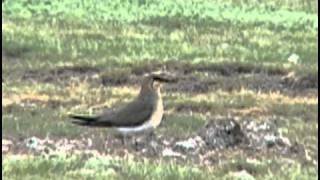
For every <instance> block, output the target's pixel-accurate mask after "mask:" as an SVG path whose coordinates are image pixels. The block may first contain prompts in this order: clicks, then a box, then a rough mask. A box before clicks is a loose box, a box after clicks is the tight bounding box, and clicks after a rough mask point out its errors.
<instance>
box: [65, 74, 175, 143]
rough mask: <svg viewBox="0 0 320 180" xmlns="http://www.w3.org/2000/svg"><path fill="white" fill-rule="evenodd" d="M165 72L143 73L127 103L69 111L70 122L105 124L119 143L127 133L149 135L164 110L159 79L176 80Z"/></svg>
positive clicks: (93, 125)
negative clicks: (135, 93)
mask: <svg viewBox="0 0 320 180" xmlns="http://www.w3.org/2000/svg"><path fill="white" fill-rule="evenodd" d="M176 81H177V79H176V78H175V77H174V76H173V75H172V74H169V73H165V72H154V73H150V74H148V75H145V77H144V79H143V81H142V84H141V88H140V92H139V94H138V96H137V97H136V98H135V99H133V100H132V101H131V102H129V103H128V104H126V105H124V106H122V107H120V108H118V109H115V110H113V111H110V110H108V109H107V110H105V111H104V112H102V113H101V114H99V115H95V116H81V115H73V114H71V115H69V117H70V118H72V119H74V120H73V121H72V123H73V124H76V125H80V126H88V127H105V128H112V129H115V130H116V132H117V134H118V135H120V136H122V144H126V139H127V137H132V136H134V135H138V134H146V133H147V134H151V136H153V135H154V134H153V133H154V130H155V128H157V127H158V126H159V125H160V123H161V120H162V118H163V114H164V107H163V100H162V96H161V92H160V88H161V85H162V83H164V82H167V83H170V82H176Z"/></svg>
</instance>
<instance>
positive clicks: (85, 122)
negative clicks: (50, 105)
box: [69, 114, 97, 126]
mask: <svg viewBox="0 0 320 180" xmlns="http://www.w3.org/2000/svg"><path fill="white" fill-rule="evenodd" d="M69 117H70V118H72V119H74V120H73V121H71V122H72V123H73V124H77V125H80V126H94V125H95V124H96V122H97V117H88V116H80V115H72V114H71V115H69Z"/></svg>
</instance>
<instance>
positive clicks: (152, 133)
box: [147, 131, 156, 142]
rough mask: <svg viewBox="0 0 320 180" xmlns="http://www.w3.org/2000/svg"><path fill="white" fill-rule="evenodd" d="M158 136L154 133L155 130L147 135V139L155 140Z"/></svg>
mask: <svg viewBox="0 0 320 180" xmlns="http://www.w3.org/2000/svg"><path fill="white" fill-rule="evenodd" d="M155 137H156V135H155V134H154V131H151V132H150V133H149V134H148V136H147V141H148V142H151V141H152V140H154V139H155Z"/></svg>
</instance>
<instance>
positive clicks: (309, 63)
mask: <svg viewBox="0 0 320 180" xmlns="http://www.w3.org/2000/svg"><path fill="white" fill-rule="evenodd" d="M93 2H95V3H96V4H95V3H93ZM2 7H3V11H2V15H3V18H2V20H3V22H2V44H3V47H2V75H3V77H2V88H3V89H2V101H3V102H2V112H3V117H2V127H3V128H2V132H3V134H2V139H9V140H11V141H13V142H14V144H15V145H14V146H16V147H12V148H11V149H10V151H9V152H6V153H5V154H4V153H3V154H4V155H5V158H4V160H3V162H2V164H3V168H2V170H3V171H2V176H3V177H5V178H9V179H21V177H24V178H29V179H43V178H50V179H58V178H60V179H61V178H71V179H73V178H76V177H82V178H83V179H90V178H93V177H94V178H98V179H99V178H100V179H104V178H106V177H108V178H114V179H119V178H120V179H128V178H130V179H207V178H208V177H212V179H215V178H219V179H220V178H225V179H228V178H229V179H232V175H231V174H230V173H232V172H237V171H239V170H243V169H244V170H246V171H248V172H250V174H251V175H253V176H254V177H255V178H257V179H271V178H272V179H274V178H276V179H317V177H318V174H317V169H318V153H317V146H318V139H317V133H318V122H317V117H318V109H317V106H318V92H317V91H318V82H317V80H318V76H317V75H318V66H317V65H318V60H317V57H318V55H317V53H318V51H317V46H318V45H317V38H318V37H317V36H318V33H317V28H318V23H317V19H318V17H317V10H316V9H315V6H314V5H313V1H309V0H307V1H305V0H304V1H298V0H297V1H280V0H278V1H275V0H273V1H268V2H267V3H259V4H254V3H253V4H252V3H246V1H220V0H215V1H212V0H205V1H201V2H200V1H177V2H175V3H173V2H171V1H133V2H131V1H130V2H129V1H126V2H120V1H104V2H102V1H93V0H92V2H91V1H80V0H79V1H74V3H71V4H70V3H68V1H62V2H59V1H39V2H38V1H28V2H27V1H6V2H5V3H3V4H2ZM75 7H76V9H77V10H76V11H74V10H73V9H74V8H75ZM295 55H297V56H298V57H299V58H297V60H292V61H291V60H288V59H294V58H292V57H294V56H295ZM290 57H291V58H290ZM160 69H166V70H168V71H171V72H175V73H178V74H180V75H181V76H182V77H183V78H182V80H181V81H180V82H179V83H177V84H174V85H167V86H165V87H164V88H163V90H162V91H163V93H164V95H163V96H164V105H165V111H166V112H165V119H164V121H163V123H162V125H161V126H160V127H159V128H158V129H157V131H156V134H157V136H161V137H163V138H164V139H165V138H167V137H170V138H175V139H182V138H187V137H189V136H191V135H194V134H196V132H197V131H198V130H199V128H201V127H202V126H204V124H206V122H207V121H208V120H210V119H215V118H216V117H221V116H222V117H225V116H231V117H237V118H238V119H239V121H243V120H245V119H248V118H251V119H254V120H256V121H265V120H266V119H270V118H273V119H276V121H277V122H278V126H279V127H278V128H279V129H280V130H281V132H282V134H283V135H284V136H286V137H288V138H289V139H290V141H291V142H299V143H300V144H301V145H302V146H303V147H304V148H305V149H306V151H305V152H308V157H309V156H310V157H309V158H308V157H307V158H306V157H305V156H306V155H305V154H304V155H303V157H296V156H295V155H290V156H288V157H287V156H286V157H285V156H283V155H281V154H276V153H275V154H272V153H271V152H262V153H261V152H259V153H258V152H256V153H253V154H252V153H251V154H250V153H248V152H242V151H241V150H237V151H233V150H229V149H227V150H224V151H222V152H221V153H222V156H223V157H224V158H223V157H221V159H225V160H224V161H222V162H220V161H219V163H213V164H210V165H205V164H201V163H195V162H193V161H191V160H189V159H188V158H186V159H182V160H181V159H180V160H179V159H178V160H177V159H170V158H164V157H161V156H160V157H159V156H157V157H141V155H140V157H139V155H138V154H137V153H136V152H133V151H132V150H130V149H129V150H127V151H126V153H125V154H126V156H125V157H122V158H120V157H121V155H119V154H118V153H120V154H121V153H122V151H123V150H124V149H123V147H119V148H118V150H117V148H114V149H115V151H120V152H113V153H108V151H107V150H106V149H105V148H104V146H102V144H103V142H104V140H105V138H106V136H109V135H108V130H101V129H88V128H82V127H75V126H73V125H71V124H70V123H69V119H68V118H67V117H66V115H67V114H68V113H70V112H73V113H80V112H81V113H89V114H90V113H92V114H93V113H97V112H100V111H101V110H102V109H104V108H109V107H112V106H119V105H122V104H124V103H125V102H128V101H130V100H131V99H132V98H133V97H134V96H135V95H136V94H137V93H138V90H139V86H138V84H137V82H140V78H139V77H140V76H141V75H142V74H144V73H146V72H150V71H153V70H160ZM32 136H36V137H39V138H46V137H49V138H50V139H54V140H57V141H58V140H59V139H65V138H66V139H87V138H91V139H92V141H93V142H92V143H93V146H92V147H91V148H92V149H96V150H98V152H99V153H100V154H104V155H103V156H102V155H99V156H93V155H90V156H88V155H83V154H79V155H70V156H69V155H68V156H64V155H58V156H56V157H52V158H49V159H48V158H44V157H42V156H38V155H32V153H30V152H29V151H27V150H19V149H20V148H21V149H25V147H22V145H19V144H23V140H24V139H26V138H29V137H32ZM101 142H102V143H101ZM251 158H254V159H256V160H258V161H259V163H252V162H251V161H250V159H251ZM13 174H14V175H13Z"/></svg>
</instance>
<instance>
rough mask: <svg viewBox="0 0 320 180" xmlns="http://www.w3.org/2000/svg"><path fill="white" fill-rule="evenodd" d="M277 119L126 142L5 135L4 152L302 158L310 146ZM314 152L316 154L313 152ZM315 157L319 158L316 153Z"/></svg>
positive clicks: (204, 159) (205, 159)
mask: <svg viewBox="0 0 320 180" xmlns="http://www.w3.org/2000/svg"><path fill="white" fill-rule="evenodd" d="M277 127H278V125H277V121H276V120H275V119H272V118H271V119H266V120H265V121H260V122H257V121H255V120H252V119H245V120H241V121H239V120H235V119H232V118H220V119H212V120H211V121H209V122H208V123H207V124H206V125H205V126H203V127H202V128H200V129H199V131H198V133H197V134H196V135H194V136H191V137H189V138H188V139H177V138H173V137H167V136H165V135H158V136H157V137H151V139H150V137H148V136H147V137H145V138H144V139H143V138H142V140H141V139H140V140H139V137H137V138H136V139H135V140H133V141H130V143H129V144H126V145H123V144H121V141H120V140H119V139H117V138H116V137H111V136H108V137H96V136H94V135H92V134H91V135H86V136H87V137H80V138H78V139H67V138H63V139H50V138H45V139H41V138H37V137H29V138H27V139H20V140H17V139H16V140H13V139H8V138H7V139H2V153H3V154H6V153H8V152H11V153H14V154H26V153H27V154H28V153H29V154H34V155H42V156H48V157H53V156H55V155H56V154H57V153H61V152H63V153H67V154H70V153H71V154H74V153H88V154H91V155H92V156H95V155H118V156H124V155H125V154H126V153H133V154H135V155H137V156H136V157H139V156H141V157H152V158H173V159H178V160H182V161H184V160H192V161H193V162H195V163H199V164H205V165H213V164H216V163H217V162H220V161H221V160H223V159H227V158H228V156H229V155H230V153H235V152H241V153H243V154H246V155H248V156H253V157H254V156H261V155H265V156H267V155H268V154H270V153H272V154H273V156H275V155H279V156H282V157H283V156H284V157H288V158H296V159H299V160H302V161H310V158H309V157H306V148H305V147H304V146H303V145H302V144H300V143H299V142H291V141H290V140H289V139H288V138H286V137H283V136H282V135H281V134H280V133H279V132H278V128H277ZM312 156H313V155H312ZM312 159H315V158H314V157H312Z"/></svg>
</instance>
